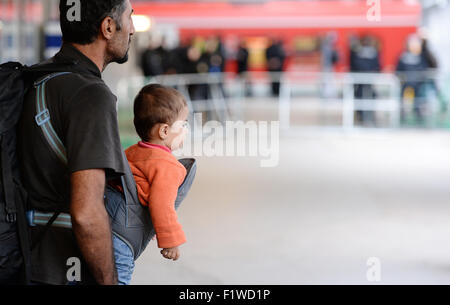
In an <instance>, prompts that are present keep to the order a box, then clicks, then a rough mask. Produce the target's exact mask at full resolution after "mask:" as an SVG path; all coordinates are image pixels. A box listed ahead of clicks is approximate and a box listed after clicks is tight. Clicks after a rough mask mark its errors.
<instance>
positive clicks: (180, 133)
mask: <svg viewBox="0 0 450 305" xmlns="http://www.w3.org/2000/svg"><path fill="white" fill-rule="evenodd" d="M188 116H189V109H188V108H187V107H184V109H183V110H182V111H181V113H180V115H179V116H178V118H177V120H176V122H175V123H173V124H172V125H171V126H170V128H169V133H168V135H167V143H169V145H170V149H171V150H173V151H175V150H177V149H180V148H181V147H183V143H184V140H185V139H186V135H187V133H188V126H189V125H188V121H187V118H188Z"/></svg>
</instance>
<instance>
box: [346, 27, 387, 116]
mask: <svg viewBox="0 0 450 305" xmlns="http://www.w3.org/2000/svg"><path fill="white" fill-rule="evenodd" d="M350 71H351V72H362V73H374V72H380V55H379V51H378V48H377V44H376V40H375V39H374V38H373V37H372V36H369V35H366V36H363V37H362V38H361V39H360V40H358V39H355V40H352V42H351V47H350ZM354 90H355V98H356V99H365V100H370V99H375V98H376V96H377V95H376V92H375V90H374V88H373V86H372V85H371V84H355V86H354ZM356 116H357V120H358V121H359V122H361V123H363V124H375V115H374V112H373V111H361V110H358V111H357V112H356Z"/></svg>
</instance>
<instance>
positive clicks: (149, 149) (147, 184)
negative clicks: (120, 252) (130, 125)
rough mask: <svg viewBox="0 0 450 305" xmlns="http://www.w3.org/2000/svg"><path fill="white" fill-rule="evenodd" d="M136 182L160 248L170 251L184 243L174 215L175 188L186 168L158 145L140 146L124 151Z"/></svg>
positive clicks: (168, 151)
mask: <svg viewBox="0 0 450 305" xmlns="http://www.w3.org/2000/svg"><path fill="white" fill-rule="evenodd" d="M125 153H126V156H127V159H128V162H129V163H130V167H131V171H132V173H133V176H134V179H135V180H136V185H137V191H138V195H139V201H140V202H141V203H142V204H143V205H144V206H148V207H149V210H150V215H151V218H152V223H153V227H154V228H155V231H156V239H157V241H158V247H159V248H172V247H176V246H179V245H181V244H183V243H185V242H186V237H185V235H184V232H183V229H182V228H181V225H180V223H179V222H178V219H177V214H176V212H175V199H176V198H177V194H178V188H179V187H180V185H181V184H182V183H183V181H184V178H185V177H186V168H185V167H184V166H183V165H182V164H181V163H180V162H178V160H177V159H176V158H175V156H174V155H172V153H171V152H170V150H169V149H167V151H166V150H165V149H164V148H161V147H160V146H159V145H151V144H150V145H149V144H148V143H143V142H139V143H138V144H135V145H133V146H131V147H130V148H128V149H127V150H126V151H125Z"/></svg>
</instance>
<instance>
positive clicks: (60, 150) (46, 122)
mask: <svg viewBox="0 0 450 305" xmlns="http://www.w3.org/2000/svg"><path fill="white" fill-rule="evenodd" d="M70 73H71V72H58V73H52V74H50V75H47V76H46V77H44V78H43V79H41V80H38V81H36V82H35V83H34V86H35V87H36V116H35V121H36V124H37V125H38V126H39V127H40V128H41V130H42V133H43V135H44V137H45V139H46V140H47V143H48V145H49V146H50V148H51V149H52V151H53V152H54V153H55V154H56V156H57V157H58V159H60V160H61V162H62V163H63V164H65V165H67V152H66V148H65V147H64V144H63V142H62V141H61V139H60V138H59V137H58V134H57V133H56V131H55V129H54V128H53V126H52V123H51V121H50V112H49V110H48V108H47V103H46V101H45V85H46V83H47V82H48V81H49V80H51V79H53V78H55V77H58V76H61V75H65V74H70Z"/></svg>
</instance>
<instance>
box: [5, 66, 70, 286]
mask: <svg viewBox="0 0 450 305" xmlns="http://www.w3.org/2000/svg"><path fill="white" fill-rule="evenodd" d="M74 64H75V63H52V62H47V63H43V64H39V65H35V66H31V67H26V66H23V65H21V64H20V63H15V62H9V63H5V64H2V65H0V285H4V284H7V285H8V284H27V283H29V280H30V239H29V232H28V225H27V221H26V216H25V215H26V214H25V212H26V210H27V192H26V190H25V189H24V187H23V184H22V183H21V176H20V170H19V160H18V158H17V155H16V143H17V135H16V128H17V124H18V122H19V119H20V116H21V113H22V106H23V101H24V97H25V95H26V92H27V90H28V88H30V87H31V86H32V85H33V82H34V81H35V80H37V79H39V78H41V77H43V76H45V75H47V74H51V73H55V72H63V71H67V70H68V69H69V68H70V67H71V66H73V65H74Z"/></svg>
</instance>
